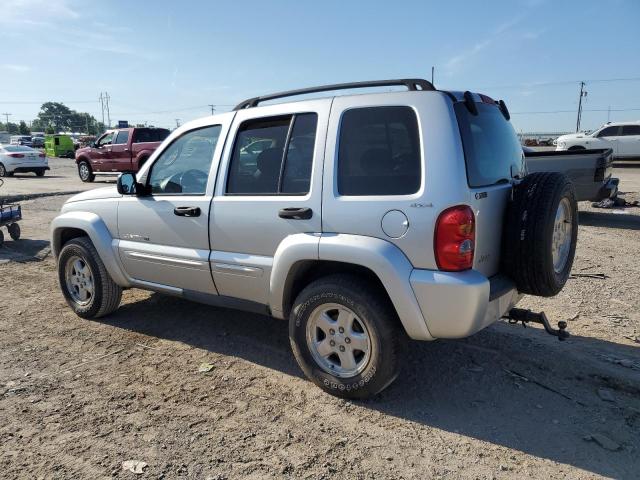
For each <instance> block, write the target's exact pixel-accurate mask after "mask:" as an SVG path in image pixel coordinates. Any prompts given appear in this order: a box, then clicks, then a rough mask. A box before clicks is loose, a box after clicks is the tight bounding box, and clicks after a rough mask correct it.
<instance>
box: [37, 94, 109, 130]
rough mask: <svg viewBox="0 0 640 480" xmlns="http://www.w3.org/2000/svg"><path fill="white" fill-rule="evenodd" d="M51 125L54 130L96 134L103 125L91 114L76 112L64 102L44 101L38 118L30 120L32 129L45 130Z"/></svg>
mask: <svg viewBox="0 0 640 480" xmlns="http://www.w3.org/2000/svg"><path fill="white" fill-rule="evenodd" d="M49 126H51V127H52V128H53V130H54V131H56V132H63V131H71V132H86V133H88V134H90V135H97V134H98V133H100V132H102V131H104V125H102V124H101V123H100V122H98V121H97V120H96V119H95V118H94V117H93V115H91V114H89V113H86V112H76V111H75V110H72V109H70V108H69V107H67V106H66V105H65V104H64V103H59V102H46V103H43V104H42V106H41V107H40V112H39V113H38V118H36V119H35V120H34V121H33V122H32V126H31V129H32V130H36V131H38V130H45V131H46V130H47V129H48V127H49Z"/></svg>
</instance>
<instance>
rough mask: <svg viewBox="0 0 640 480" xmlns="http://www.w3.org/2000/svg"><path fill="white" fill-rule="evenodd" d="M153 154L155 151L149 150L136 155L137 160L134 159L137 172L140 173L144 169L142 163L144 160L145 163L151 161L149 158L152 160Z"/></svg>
mask: <svg viewBox="0 0 640 480" xmlns="http://www.w3.org/2000/svg"><path fill="white" fill-rule="evenodd" d="M152 154H153V151H149V150H141V151H140V152H138V153H137V154H136V158H135V159H134V160H135V163H136V171H139V170H140V168H141V167H142V165H140V161H141V160H144V162H143V163H146V162H147V161H148V160H149V158H151V155H152Z"/></svg>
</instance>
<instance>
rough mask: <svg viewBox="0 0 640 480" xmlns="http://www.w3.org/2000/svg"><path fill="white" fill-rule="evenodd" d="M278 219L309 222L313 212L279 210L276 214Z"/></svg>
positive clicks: (306, 209) (307, 209) (308, 210)
mask: <svg viewBox="0 0 640 480" xmlns="http://www.w3.org/2000/svg"><path fill="white" fill-rule="evenodd" d="M278 216H279V217H280V218H288V219H290V220H309V219H310V218H311V217H312V216H313V210H311V209H310V208H305V207H303V208H296V207H293V208H281V209H280V211H279V212H278Z"/></svg>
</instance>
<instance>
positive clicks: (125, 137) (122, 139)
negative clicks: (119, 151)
mask: <svg viewBox="0 0 640 480" xmlns="http://www.w3.org/2000/svg"><path fill="white" fill-rule="evenodd" d="M128 141H129V130H120V131H119V132H118V135H117V136H116V141H115V142H113V143H116V144H122V143H127V142H128Z"/></svg>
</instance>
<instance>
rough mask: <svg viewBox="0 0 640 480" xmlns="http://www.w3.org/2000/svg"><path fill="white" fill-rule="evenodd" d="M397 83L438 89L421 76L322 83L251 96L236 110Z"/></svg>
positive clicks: (237, 106) (415, 87)
mask: <svg viewBox="0 0 640 480" xmlns="http://www.w3.org/2000/svg"><path fill="white" fill-rule="evenodd" d="M395 85H398V86H405V87H407V89H409V90H410V91H417V90H426V91H434V90H435V89H436V88H435V87H434V86H433V84H432V83H431V82H429V81H427V80H423V79H421V78H401V79H397V80H373V81H370V82H351V83H336V84H333V85H321V86H319V87H310V88H301V89H299V90H288V91H286V92H278V93H271V94H269V95H263V96H261V97H254V98H249V99H247V100H245V101H243V102H240V103H239V104H238V105H236V106H235V108H234V110H242V109H245V108H251V107H257V106H258V104H259V103H260V102H266V101H268V100H275V99H277V98H285V97H293V96H296V95H306V94H308V93H318V92H330V91H333V90H350V89H353V88H370V87H390V86H395Z"/></svg>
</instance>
